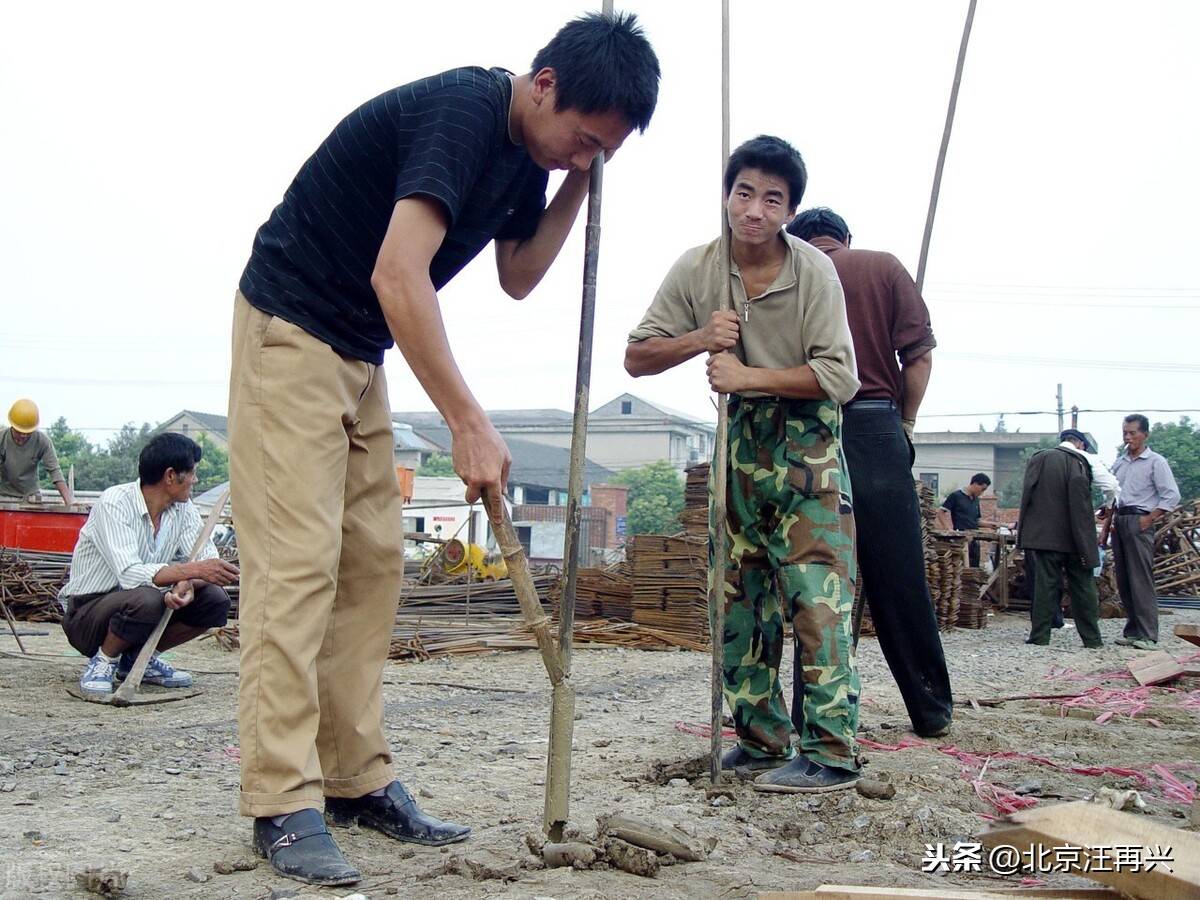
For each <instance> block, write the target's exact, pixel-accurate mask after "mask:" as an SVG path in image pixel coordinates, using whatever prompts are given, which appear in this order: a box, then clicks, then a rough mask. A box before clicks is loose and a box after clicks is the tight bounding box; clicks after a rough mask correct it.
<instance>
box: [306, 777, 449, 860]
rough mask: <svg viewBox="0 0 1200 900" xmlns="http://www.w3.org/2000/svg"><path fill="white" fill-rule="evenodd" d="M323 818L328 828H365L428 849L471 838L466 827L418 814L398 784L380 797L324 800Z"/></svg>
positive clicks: (418, 810)
mask: <svg viewBox="0 0 1200 900" xmlns="http://www.w3.org/2000/svg"><path fill="white" fill-rule="evenodd" d="M325 818H326V820H327V821H328V822H329V824H330V825H337V826H338V827H339V828H348V827H350V826H351V825H354V824H356V823H357V824H360V825H366V826H367V827H368V828H374V829H375V830H376V831H382V832H383V833H384V834H386V835H387V836H388V837H391V838H395V839H396V840H398V841H408V842H410V843H413V844H424V845H425V846H427V847H441V846H442V845H443V844H453V843H456V842H458V841H465V840H466V839H467V838H468V837H470V835H471V829H470V828H468V827H467V826H466V825H458V824H456V823H454V822H443V821H442V820H441V819H435V818H434V817H433V816H431V815H428V814H427V813H424V812H422V811H421V807H419V806H417V801H416V800H414V799H413V796H412V794H410V793H409V792H408V791H407V790H406V789H405V787H404V785H402V784H401V783H400V782H399V781H393V782H392V783H391V784H389V785H388V786H387V792H386V793H385V794H384V795H383V796H382V797H372V796H371V795H370V794H367V795H366V796H365V797H356V798H347V797H326V798H325Z"/></svg>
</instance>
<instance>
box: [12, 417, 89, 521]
mask: <svg viewBox="0 0 1200 900" xmlns="http://www.w3.org/2000/svg"><path fill="white" fill-rule="evenodd" d="M40 420H41V416H40V415H39V413H38V408H37V404H36V403H34V402H33V401H32V400H24V399H22V400H18V401H17V402H16V403H14V404H13V405H12V406H11V407H10V408H9V410H8V426H9V427H8V428H6V429H5V430H4V433H3V434H0V497H19V498H21V499H29V500H41V492H40V489H39V487H38V463H41V465H42V468H43V469H45V470H46V475H47V477H49V479H50V481H51V482H52V483H53V485H54V487H55V488H57V489H58V493H59V496H60V497H62V502H63V504H64V505H65V506H70V505H71V504H72V503H73V502H74V498H73V497H72V496H71V489H70V488H69V487H68V486H67V482H66V481H65V480H63V473H62V469H61V468H59V465H58V454H57V453H55V452H54V442H53V441H52V440H50V435H48V434H46V432H44V431H38V422H39V421H40Z"/></svg>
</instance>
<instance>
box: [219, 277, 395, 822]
mask: <svg viewBox="0 0 1200 900" xmlns="http://www.w3.org/2000/svg"><path fill="white" fill-rule="evenodd" d="M235 304H236V305H235V310H234V320H233V368H232V374H231V377H230V383H229V448H230V452H229V474H230V482H231V486H232V489H233V515H234V524H235V526H236V528H237V536H238V554H239V558H240V562H241V569H242V577H241V601H240V609H239V612H238V619H239V633H240V638H241V645H242V655H241V685H240V692H239V697H238V701H239V703H238V732H239V738H240V743H241V753H242V784H241V795H240V804H239V805H240V811H241V813H242V815H245V816H276V815H284V814H286V813H291V812H295V811H297V810H301V809H305V808H309V807H316V808H320V807H321V805H322V798H323V797H326V796H328V797H358V796H361V795H363V794H366V793H369V792H371V791H373V790H377V789H378V788H381V787H384V786H385V785H387V784H389V783H390V782H391V781H392V779H393V778H394V775H393V773H392V765H391V761H392V757H391V752H390V751H389V749H388V745H387V741H386V739H385V738H384V734H383V701H382V682H383V666H384V663H385V661H386V659H387V653H388V648H389V644H390V641H391V634H392V626H393V623H394V622H395V617H396V605H397V602H398V601H399V597H400V584H401V578H402V575H403V571H404V558H403V545H402V535H403V525H402V521H401V502H400V488H399V484H398V482H397V480H396V469H395V464H394V462H393V458H392V447H393V439H392V420H391V413H390V411H389V409H388V396H387V385H386V383H385V381H384V376H383V369H382V368H379V367H377V366H373V365H370V364H368V363H365V362H362V361H360V360H354V359H349V358H346V357H343V356H341V355H340V354H338V353H337V352H336V351H334V350H333V349H332V348H331V347H329V346H328V345H327V344H325V343H324V342H323V341H321V340H319V339H317V338H315V337H313V336H311V335H310V334H308V333H307V332H305V331H304V330H303V329H301V328H299V327H297V326H295V325H293V324H291V323H290V322H287V321H285V320H283V319H280V318H278V317H275V316H270V315H267V314H266V313H264V312H262V311H260V310H258V309H256V308H254V307H253V306H251V305H250V304H249V302H247V300H246V299H245V297H243V296H242V295H241V293H240V292H239V293H238V295H237V298H236V301H235Z"/></svg>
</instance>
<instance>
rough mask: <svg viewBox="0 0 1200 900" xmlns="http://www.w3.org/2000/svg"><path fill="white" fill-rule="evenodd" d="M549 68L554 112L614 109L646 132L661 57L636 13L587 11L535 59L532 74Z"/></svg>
mask: <svg viewBox="0 0 1200 900" xmlns="http://www.w3.org/2000/svg"><path fill="white" fill-rule="evenodd" d="M546 68H550V69H553V70H554V74H555V75H556V76H557V78H556V80H555V83H554V108H555V110H560V109H575V110H578V111H579V112H581V113H587V114H590V113H606V112H610V111H615V112H618V113H620V114H621V115H622V116H624V117H625V119H626V121H628V122H629V124H630V125H632V126H633V127H634V128H636V129H637V130H638V131H645V130H646V126H647V125H649V124H650V117H651V116H653V115H654V107H655V105H656V104H657V103H658V80H659V78H660V77H661V75H662V73H661V72H660V70H659V67H658V57H657V56H656V55H655V53H654V48H653V47H652V46H650V41H648V40H647V39H646V34H645V32H644V31H642V27H641V26H640V25H639V24H638V20H637V16H636V15H634V14H633V13H614V14H612V15H604V14H603V13H589V14H588V15H586V16H581V17H580V18H578V19H573V20H571V21H570V22H568V23H567V24H566V25H564V26H563V27H562V28H560V29H559V30H558V34H556V35H554V37H553V39H551V41H550V43H548V44H547V45H546V46H545V47H543V48H542V49H541V50H539V51H538V52H537V56H535V57H534V58H533V71H534V72H537V71H540V70H541V69H546Z"/></svg>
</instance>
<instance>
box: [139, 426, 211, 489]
mask: <svg viewBox="0 0 1200 900" xmlns="http://www.w3.org/2000/svg"><path fill="white" fill-rule="evenodd" d="M203 455H204V451H203V450H202V449H201V447H200V445H199V444H197V443H196V442H195V441H193V440H192V439H191V438H190V437H188V436H187V435H186V434H179V433H177V432H174V431H164V432H163V433H162V434H156V435H155V436H154V437H152V438H150V440H149V441H148V442H147V443H146V446H145V447H143V448H142V452H141V453H139V454H138V478H140V479H141V482H142V484H143V485H151V484H158V483H159V482H160V481H162V480H163V477H164V476H165V475H166V474H167V469H174V470H175V471H176V472H178V473H180V474H182V473H184V472H190V471H192V470H193V469H195V468H196V463H198V462H200V457H201V456H203Z"/></svg>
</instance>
